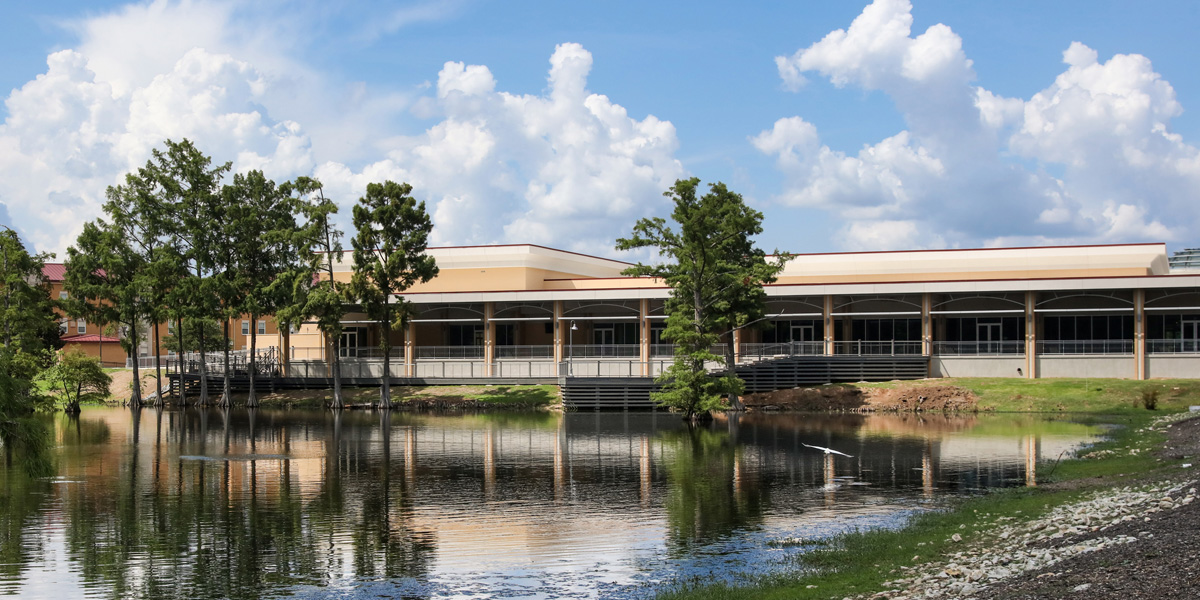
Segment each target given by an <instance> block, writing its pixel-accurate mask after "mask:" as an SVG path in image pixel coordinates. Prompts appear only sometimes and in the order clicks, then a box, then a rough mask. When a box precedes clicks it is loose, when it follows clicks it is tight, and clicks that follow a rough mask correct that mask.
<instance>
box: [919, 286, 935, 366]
mask: <svg viewBox="0 0 1200 600" xmlns="http://www.w3.org/2000/svg"><path fill="white" fill-rule="evenodd" d="M932 312H933V296H932V295H930V294H929V292H925V293H924V294H921V355H922V356H926V357H929V356H933V318H932V317H931V316H930V313H932Z"/></svg>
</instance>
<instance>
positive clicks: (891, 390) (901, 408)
mask: <svg viewBox="0 0 1200 600" xmlns="http://www.w3.org/2000/svg"><path fill="white" fill-rule="evenodd" d="M742 401H743V402H745V403H746V407H747V408H749V409H751V410H798V411H840V412H920V411H924V412H973V411H976V410H979V399H978V398H977V397H976V396H975V393H974V392H972V391H971V390H968V389H966V388H961V387H957V386H951V385H920V384H901V385H897V386H894V387H888V388H860V387H855V386H852V385H836V384H833V385H822V386H819V387H809V388H794V389H790V390H778V391H774V392H764V393H760V394H748V395H746V396H743V397H742Z"/></svg>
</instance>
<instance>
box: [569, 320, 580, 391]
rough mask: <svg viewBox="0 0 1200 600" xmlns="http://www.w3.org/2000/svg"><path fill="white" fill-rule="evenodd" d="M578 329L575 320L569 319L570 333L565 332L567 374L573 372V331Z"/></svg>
mask: <svg viewBox="0 0 1200 600" xmlns="http://www.w3.org/2000/svg"><path fill="white" fill-rule="evenodd" d="M577 329H579V328H578V327H576V326H575V321H571V333H569V334H567V376H568V377H570V376H572V375H574V374H575V349H574V346H575V331H576V330H577Z"/></svg>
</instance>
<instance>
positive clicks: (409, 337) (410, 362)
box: [404, 321, 417, 377]
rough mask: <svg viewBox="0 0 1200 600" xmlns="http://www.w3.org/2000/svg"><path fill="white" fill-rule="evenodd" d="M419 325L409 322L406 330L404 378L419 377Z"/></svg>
mask: <svg viewBox="0 0 1200 600" xmlns="http://www.w3.org/2000/svg"><path fill="white" fill-rule="evenodd" d="M416 365H417V324H416V323H413V322H412V321H409V322H408V327H405V328H404V376H405V377H416V376H417V367H416Z"/></svg>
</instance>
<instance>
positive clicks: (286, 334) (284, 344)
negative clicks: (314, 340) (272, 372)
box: [179, 323, 292, 377]
mask: <svg viewBox="0 0 1200 600" xmlns="http://www.w3.org/2000/svg"><path fill="white" fill-rule="evenodd" d="M276 325H278V323H276ZM279 336H280V342H279V362H280V363H281V366H280V371H279V372H280V374H281V375H282V376H283V377H287V376H288V371H290V367H291V365H292V347H291V341H292V331H291V328H290V327H288V328H284V329H282V330H281V331H280V332H279ZM179 358H180V359H182V358H183V357H182V356H180V357H179Z"/></svg>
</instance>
